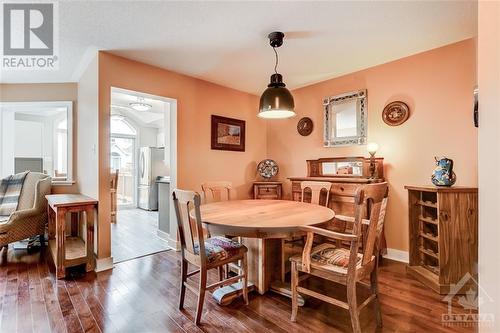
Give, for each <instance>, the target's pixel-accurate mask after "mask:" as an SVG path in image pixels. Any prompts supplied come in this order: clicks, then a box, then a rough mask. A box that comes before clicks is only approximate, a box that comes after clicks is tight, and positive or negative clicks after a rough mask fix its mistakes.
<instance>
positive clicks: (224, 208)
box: [191, 200, 335, 239]
mask: <svg viewBox="0 0 500 333" xmlns="http://www.w3.org/2000/svg"><path fill="white" fill-rule="evenodd" d="M200 210H201V219H202V221H203V222H204V223H207V224H208V229H209V231H210V232H211V233H212V234H225V235H230V236H241V237H249V238H262V239H264V238H287V237H291V236H293V235H295V234H297V233H299V232H300V231H299V230H298V227H301V226H307V225H315V224H321V223H325V222H328V221H330V220H331V219H333V218H334V217H335V213H334V211H333V210H331V209H330V208H327V207H323V206H319V205H314V204H310V203H305V202H298V201H289V200H231V201H220V202H214V203H209V204H205V205H202V206H201V207H200ZM191 215H192V217H194V215H193V212H191Z"/></svg>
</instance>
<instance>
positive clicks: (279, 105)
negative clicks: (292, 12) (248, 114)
mask: <svg viewBox="0 0 500 333" xmlns="http://www.w3.org/2000/svg"><path fill="white" fill-rule="evenodd" d="M284 36H285V35H284V34H283V33H282V32H279V31H275V32H271V33H270V34H269V36H268V37H269V44H270V45H271V47H272V48H273V50H274V52H275V54H276V64H275V66H274V71H275V74H273V75H271V80H270V81H271V82H269V84H268V85H267V89H266V90H264V92H263V93H262V95H261V96H260V105H259V114H258V116H259V117H260V118H266V119H285V118H291V117H293V116H295V111H294V108H295V103H294V101H293V96H292V94H291V93H290V91H289V90H288V89H286V85H285V83H284V82H283V77H282V76H281V74H279V73H278V72H277V71H276V68H277V66H278V53H277V52H276V48H277V47H280V46H281V45H282V44H283V37H284Z"/></svg>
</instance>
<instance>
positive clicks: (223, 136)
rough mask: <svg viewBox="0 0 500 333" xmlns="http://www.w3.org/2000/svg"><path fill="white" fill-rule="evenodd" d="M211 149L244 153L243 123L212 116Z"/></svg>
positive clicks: (237, 120) (242, 121)
mask: <svg viewBox="0 0 500 333" xmlns="http://www.w3.org/2000/svg"><path fill="white" fill-rule="evenodd" d="M211 148H212V149H216V150H230V151H245V121H244V120H239V119H234V118H227V117H222V116H216V115H212V129H211Z"/></svg>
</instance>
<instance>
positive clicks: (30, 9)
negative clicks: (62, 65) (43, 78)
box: [2, 2, 58, 70]
mask: <svg viewBox="0 0 500 333" xmlns="http://www.w3.org/2000/svg"><path fill="white" fill-rule="evenodd" d="M2 11H3V13H2V18H3V20H2V21H3V24H2V28H3V33H2V39H3V43H2V44H3V57H2V69H3V70H39V69H49V70H50V69H58V68H57V67H58V61H57V60H58V58H57V44H58V43H57V42H58V40H57V38H56V37H57V34H56V33H57V32H58V31H57V30H58V29H57V28H58V27H57V25H56V23H57V22H58V21H57V20H56V19H57V3H56V2H42V3H40V2H37V3H19V2H16V3H4V4H3V6H2Z"/></svg>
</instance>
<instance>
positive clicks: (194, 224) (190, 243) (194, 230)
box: [173, 189, 205, 262]
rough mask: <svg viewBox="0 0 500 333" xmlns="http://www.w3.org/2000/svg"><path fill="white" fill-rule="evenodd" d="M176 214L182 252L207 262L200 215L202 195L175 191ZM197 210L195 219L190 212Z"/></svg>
mask: <svg viewBox="0 0 500 333" xmlns="http://www.w3.org/2000/svg"><path fill="white" fill-rule="evenodd" d="M173 200H174V208H175V214H176V216H177V227H178V229H179V237H180V241H181V250H182V251H187V252H189V253H190V254H191V255H194V256H200V257H201V261H202V262H204V261H205V240H204V236H203V227H202V222H201V213H200V202H201V198H200V195H199V194H198V193H196V192H193V191H183V190H179V189H175V190H174V193H173ZM192 209H194V210H195V216H196V218H195V219H192V218H191V217H190V215H189V212H190V211H191V210H192ZM195 244H197V245H198V246H199V251H198V253H196V252H195Z"/></svg>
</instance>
